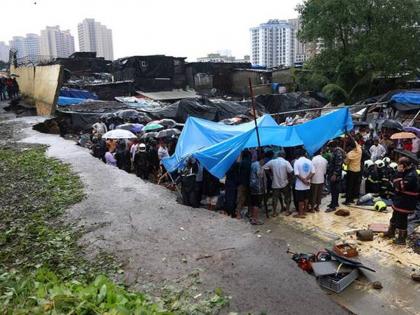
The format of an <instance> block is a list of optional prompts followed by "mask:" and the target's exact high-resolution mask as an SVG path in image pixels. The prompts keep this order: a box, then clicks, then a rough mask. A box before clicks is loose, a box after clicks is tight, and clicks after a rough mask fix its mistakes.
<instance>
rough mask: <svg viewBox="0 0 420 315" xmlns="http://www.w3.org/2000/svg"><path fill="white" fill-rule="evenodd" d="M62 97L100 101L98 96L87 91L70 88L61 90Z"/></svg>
mask: <svg viewBox="0 0 420 315" xmlns="http://www.w3.org/2000/svg"><path fill="white" fill-rule="evenodd" d="M60 96H64V97H72V98H83V99H91V100H97V99H98V96H97V95H96V94H94V93H91V92H89V91H87V90H78V89H70V88H65V87H64V88H61V89H60Z"/></svg>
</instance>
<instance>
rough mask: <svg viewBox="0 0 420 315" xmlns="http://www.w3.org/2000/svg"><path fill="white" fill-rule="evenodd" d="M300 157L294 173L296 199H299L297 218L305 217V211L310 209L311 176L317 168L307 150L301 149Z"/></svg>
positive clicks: (296, 162)
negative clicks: (307, 154) (307, 155)
mask: <svg viewBox="0 0 420 315" xmlns="http://www.w3.org/2000/svg"><path fill="white" fill-rule="evenodd" d="M298 156H299V158H298V159H297V160H296V161H295V164H294V173H295V176H296V183H295V190H296V199H297V201H298V208H299V209H298V213H297V214H296V215H295V216H294V217H295V218H301V219H303V218H305V213H306V211H307V209H308V203H309V197H310V196H309V195H310V189H311V178H312V177H313V176H314V174H315V168H314V165H313V163H312V161H311V160H309V159H308V158H306V152H305V150H304V149H301V150H300V152H299V154H298Z"/></svg>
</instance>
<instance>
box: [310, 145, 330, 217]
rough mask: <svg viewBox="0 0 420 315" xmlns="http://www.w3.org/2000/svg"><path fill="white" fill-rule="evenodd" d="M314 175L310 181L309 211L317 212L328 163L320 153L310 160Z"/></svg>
mask: <svg viewBox="0 0 420 315" xmlns="http://www.w3.org/2000/svg"><path fill="white" fill-rule="evenodd" d="M312 163H313V165H314V168H315V174H314V176H313V177H312V179H311V211H319V206H320V205H321V198H322V190H323V189H324V182H325V174H327V167H328V161H327V160H326V159H325V158H324V157H323V156H322V155H321V152H320V151H319V152H317V154H316V155H315V156H314V157H313V158H312Z"/></svg>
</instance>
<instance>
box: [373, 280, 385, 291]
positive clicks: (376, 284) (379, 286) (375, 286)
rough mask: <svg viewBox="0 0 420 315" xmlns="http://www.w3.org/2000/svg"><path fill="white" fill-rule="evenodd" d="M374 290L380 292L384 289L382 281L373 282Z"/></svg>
mask: <svg viewBox="0 0 420 315" xmlns="http://www.w3.org/2000/svg"><path fill="white" fill-rule="evenodd" d="M372 288H374V289H375V290H380V289H382V288H383V286H382V283H381V282H380V281H375V282H372Z"/></svg>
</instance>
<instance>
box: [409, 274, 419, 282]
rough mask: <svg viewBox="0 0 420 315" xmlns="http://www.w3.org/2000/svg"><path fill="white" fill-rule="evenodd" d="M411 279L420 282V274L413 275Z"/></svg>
mask: <svg viewBox="0 0 420 315" xmlns="http://www.w3.org/2000/svg"><path fill="white" fill-rule="evenodd" d="M411 279H413V281H416V282H420V273H413V274H412V275H411Z"/></svg>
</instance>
